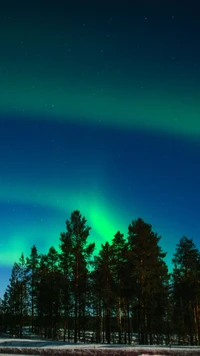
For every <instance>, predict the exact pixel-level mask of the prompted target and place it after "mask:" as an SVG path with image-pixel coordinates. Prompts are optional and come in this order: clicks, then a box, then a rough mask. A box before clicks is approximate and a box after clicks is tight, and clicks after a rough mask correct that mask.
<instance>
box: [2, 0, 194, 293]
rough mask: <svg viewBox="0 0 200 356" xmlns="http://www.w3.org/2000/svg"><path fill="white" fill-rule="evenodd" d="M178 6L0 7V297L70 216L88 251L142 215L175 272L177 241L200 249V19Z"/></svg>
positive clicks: (10, 3)
mask: <svg viewBox="0 0 200 356" xmlns="http://www.w3.org/2000/svg"><path fill="white" fill-rule="evenodd" d="M185 3H186V2H185ZM183 4H184V2H183ZM183 4H182V2H181V1H179V2H178V1H165V0H163V1H153V0H152V1H146V2H145V1H142V0H141V1H134V0H132V1H126V0H123V1H120V0H119V1H114V0H110V1H109V0H107V1H106V2H105V1H97V0H96V1H95V0H94V1H92V0H91V1H87V0H84V1H76V0H72V1H67V0H65V1H64V0H63V1H53V0H52V1H49V2H46V1H34V2H32V1H31V0H30V1H26V2H23V1H14V0H13V1H9V0H6V1H1V5H0V282H1V283H0V295H2V294H3V293H4V291H5V288H6V285H7V284H8V280H9V277H10V273H11V268H12V266H13V263H14V262H16V261H18V259H19V257H20V255H21V253H22V252H24V254H25V257H27V256H28V255H29V253H30V249H31V247H32V246H33V244H35V245H36V246H37V248H38V251H39V252H42V253H47V251H48V249H49V247H50V246H52V245H54V247H56V248H57V247H58V245H59V236H60V232H62V231H65V221H66V219H68V218H70V214H71V212H72V211H73V210H75V209H79V210H80V211H81V213H82V215H83V216H85V217H86V219H87V221H88V224H89V225H90V226H91V227H92V230H91V236H90V240H91V241H95V242H96V246H97V249H96V252H98V248H99V246H100V244H101V243H105V241H111V239H112V238H113V236H114V234H115V233H116V232H117V231H118V230H120V231H121V232H122V233H124V235H125V236H127V230H128V224H129V223H131V221H132V220H134V219H137V218H138V217H141V218H143V219H144V220H145V221H146V222H148V223H151V224H152V229H153V231H155V232H157V233H158V235H159V236H161V241H160V245H161V246H162V248H163V250H164V251H165V252H168V255H167V258H166V262H167V264H168V266H169V269H170V268H171V266H172V264H171V259H172V255H173V253H174V251H175V247H176V244H177V243H178V242H179V240H180V238H181V237H182V236H183V235H185V236H187V237H188V238H193V239H194V242H195V244H196V245H197V247H198V248H200V225H199V221H200V220H199V217H200V215H199V211H200V210H199V202H200V40H199V38H200V20H199V15H198V14H199V12H198V11H197V9H196V8H195V6H196V5H198V1H195V2H194V6H193V2H191V1H190V2H187V7H186V6H185V7H184V6H183Z"/></svg>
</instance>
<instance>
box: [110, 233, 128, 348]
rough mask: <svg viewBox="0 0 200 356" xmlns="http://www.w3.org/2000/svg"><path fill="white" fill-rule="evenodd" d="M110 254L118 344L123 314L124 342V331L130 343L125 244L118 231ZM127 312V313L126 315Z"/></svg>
mask: <svg viewBox="0 0 200 356" xmlns="http://www.w3.org/2000/svg"><path fill="white" fill-rule="evenodd" d="M111 252H112V272H113V280H114V291H113V292H114V294H115V298H116V316H117V328H118V342H119V344H121V342H122V338H121V336H122V315H123V314H124V321H125V324H126V319H127V323H128V325H126V327H125V340H126V330H128V335H129V341H130V325H129V300H128V298H127V293H126V294H125V289H126V284H125V283H126V282H127V275H126V272H127V243H126V240H125V239H124V235H123V234H121V233H120V231H118V232H117V233H116V234H115V236H114V238H113V240H112V245H111ZM127 311H128V313H127Z"/></svg>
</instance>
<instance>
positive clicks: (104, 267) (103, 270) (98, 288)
mask: <svg viewBox="0 0 200 356" xmlns="http://www.w3.org/2000/svg"><path fill="white" fill-rule="evenodd" d="M93 280H94V292H95V294H96V296H97V298H98V300H99V313H100V321H101V322H100V325H101V329H100V332H102V333H103V343H104V341H105V339H104V332H105V335H106V341H107V343H108V344H110V342H111V315H112V309H113V306H114V300H115V296H114V276H113V251H112V249H111V245H110V244H109V243H108V242H106V243H105V244H104V245H103V244H102V245H101V249H100V251H99V254H98V256H95V260H94V272H93ZM98 334H99V330H98Z"/></svg>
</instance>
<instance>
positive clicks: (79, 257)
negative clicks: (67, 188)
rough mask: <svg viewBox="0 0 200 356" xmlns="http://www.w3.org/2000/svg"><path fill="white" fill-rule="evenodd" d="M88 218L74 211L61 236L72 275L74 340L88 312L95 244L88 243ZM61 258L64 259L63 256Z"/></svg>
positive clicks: (78, 334)
mask: <svg viewBox="0 0 200 356" xmlns="http://www.w3.org/2000/svg"><path fill="white" fill-rule="evenodd" d="M86 223H87V220H86V219H85V218H84V217H82V215H81V213H80V212H79V211H78V210H75V211H74V212H72V214H71V217H70V220H67V221H66V230H67V231H66V232H65V233H62V234H61V236H60V241H61V244H60V247H61V250H62V253H63V256H64V255H65V254H66V247H67V248H68V249H69V250H68V252H67V259H68V261H69V265H68V273H69V275H70V285H71V292H72V296H73V304H74V306H73V310H74V313H73V314H74V315H73V317H74V342H75V343H76V342H77V337H78V336H79V337H80V320H81V318H83V319H84V316H85V312H86V303H85V301H86V296H87V285H88V278H89V276H88V264H89V261H90V258H91V256H92V254H93V251H94V247H95V244H94V243H92V244H88V243H87V239H88V237H89V231H90V229H91V228H90V227H89V226H86ZM61 259H63V258H62V257H61Z"/></svg>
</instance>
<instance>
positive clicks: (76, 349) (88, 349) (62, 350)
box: [0, 337, 200, 356]
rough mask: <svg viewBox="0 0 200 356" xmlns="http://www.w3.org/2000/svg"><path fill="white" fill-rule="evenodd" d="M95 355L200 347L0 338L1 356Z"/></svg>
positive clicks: (185, 351)
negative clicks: (74, 342) (12, 355)
mask: <svg viewBox="0 0 200 356" xmlns="http://www.w3.org/2000/svg"><path fill="white" fill-rule="evenodd" d="M8 354H9V355H10V354H15V355H62V356H63V355H73V356H77V355H79V356H80V355H82V356H87V355H90V356H92V355H95V356H102V355H103V356H104V355H109V356H122V355H123V356H125V355H128V356H149V355H154V356H160V355H174V356H180V355H185V356H186V355H191V356H192V355H200V348H199V347H180V348H179V347H172V348H169V347H155V346H124V345H102V344H99V345H96V344H80V343H79V344H73V343H64V342H53V341H45V340H31V339H13V338H3V337H2V338H0V355H1V356H3V355H8Z"/></svg>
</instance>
